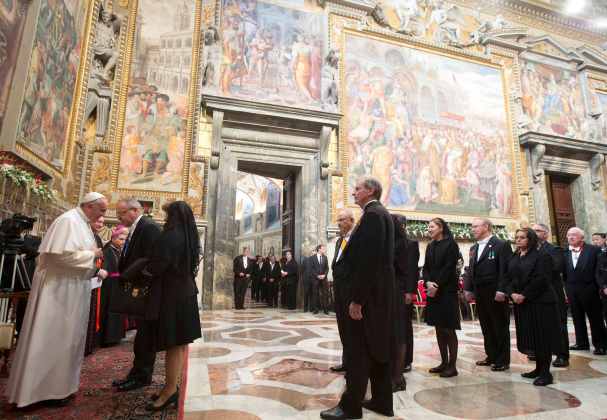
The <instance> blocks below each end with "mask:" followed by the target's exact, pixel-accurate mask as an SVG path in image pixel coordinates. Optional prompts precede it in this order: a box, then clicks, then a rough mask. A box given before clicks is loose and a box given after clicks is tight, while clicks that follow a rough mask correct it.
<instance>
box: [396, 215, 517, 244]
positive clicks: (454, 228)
mask: <svg viewBox="0 0 607 420" xmlns="http://www.w3.org/2000/svg"><path fill="white" fill-rule="evenodd" d="M428 223H429V222H428V221H425V220H410V219H409V220H407V236H409V237H410V238H415V239H430V237H429V236H428ZM447 224H448V225H449V228H450V229H451V233H453V237H454V239H456V240H460V241H462V240H464V241H473V240H474V237H473V236H472V231H471V230H470V228H471V225H470V224H469V223H447ZM493 233H494V234H495V236H497V237H498V238H500V239H510V235H509V234H508V231H507V230H506V227H505V226H499V225H498V226H493Z"/></svg>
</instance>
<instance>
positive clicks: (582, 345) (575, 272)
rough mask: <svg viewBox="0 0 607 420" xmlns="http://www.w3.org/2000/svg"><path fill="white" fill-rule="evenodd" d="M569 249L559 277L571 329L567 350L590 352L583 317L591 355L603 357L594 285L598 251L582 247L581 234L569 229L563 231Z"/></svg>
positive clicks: (605, 337)
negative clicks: (572, 343)
mask: <svg viewBox="0 0 607 420" xmlns="http://www.w3.org/2000/svg"><path fill="white" fill-rule="evenodd" d="M567 242H568V243H569V248H568V249H567V250H566V251H565V270H564V271H563V277H564V280H565V286H566V288H567V296H568V297H569V305H570V306H571V315H572V316H573V325H574V327H575V344H574V345H573V346H571V347H569V348H570V349H571V350H590V343H589V341H588V330H587V329H586V316H587V317H588V321H590V332H591V334H592V345H593V346H594V354H596V355H604V354H605V353H606V351H605V348H606V347H607V333H606V331H605V324H604V323H603V314H602V313H601V299H600V297H599V290H598V282H597V259H598V256H599V254H600V252H601V250H600V249H599V248H598V247H596V246H594V245H590V244H586V243H584V231H583V230H582V229H580V228H579V227H572V228H570V229H569V230H568V231H567Z"/></svg>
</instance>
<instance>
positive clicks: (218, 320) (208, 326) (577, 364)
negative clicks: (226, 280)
mask: <svg viewBox="0 0 607 420" xmlns="http://www.w3.org/2000/svg"><path fill="white" fill-rule="evenodd" d="M331 315H333V314H331ZM202 320H203V332H204V337H203V338H202V339H201V340H199V341H197V342H196V343H194V344H193V345H191V346H190V355H189V370H188V385H187V387H188V389H187V395H186V402H185V420H194V419H196V420H201V419H204V420H211V419H213V420H215V419H221V420H230V419H239V420H249V419H250V420H253V419H264V420H266V419H267V420H271V419H287V418H288V419H292V420H298V419H318V418H319V412H320V411H321V410H323V409H325V408H327V407H332V406H334V405H335V404H336V402H337V401H338V398H339V395H340V394H341V391H342V388H343V385H344V380H343V376H342V375H338V374H334V373H332V372H331V371H330V370H329V367H330V366H332V365H334V364H336V363H337V362H338V361H339V360H340V355H341V344H340V341H339V336H338V334H337V326H336V324H335V317H334V316H326V315H312V314H310V313H302V312H301V311H287V310H277V309H273V310H271V309H265V308H252V309H247V310H243V311H212V312H204V313H203V314H202ZM414 328H415V356H414V362H413V371H412V372H411V373H408V374H407V382H408V384H407V391H405V392H399V393H397V394H395V399H394V401H395V402H394V409H395V415H396V418H401V419H428V418H432V419H447V418H466V419H492V418H516V419H550V420H555V419H572V418H576V419H602V418H607V357H604V356H603V357H600V356H593V355H592V354H591V353H590V352H574V354H572V358H571V366H570V367H569V368H567V369H554V370H553V373H554V377H555V384H553V385H552V386H550V387H545V388H540V387H535V386H533V385H532V384H531V381H530V380H526V379H523V378H521V376H520V373H521V372H524V371H527V370H531V369H532V367H531V366H532V365H531V364H530V363H529V362H528V361H527V359H526V357H525V356H523V355H521V354H520V353H518V352H517V351H516V343H515V341H514V334H513V336H512V337H513V341H512V348H513V350H512V364H511V369H510V371H509V372H504V373H492V372H490V371H489V370H488V369H487V368H479V367H477V366H475V364H474V361H475V360H478V359H480V358H482V357H483V356H484V353H483V350H482V349H483V347H482V335H481V332H480V326H479V324H478V322H471V321H467V322H464V323H463V325H462V331H460V332H459V339H460V348H459V353H460V357H459V363H458V370H459V373H460V375H459V376H458V377H456V378H449V379H442V378H439V377H438V376H435V375H431V374H429V373H427V371H428V369H429V368H430V367H432V366H434V365H436V364H437V362H438V361H439V360H440V356H439V354H438V348H437V346H436V340H435V337H434V330H433V329H432V328H429V327H427V326H425V325H424V324H417V323H414ZM571 331H573V328H572V326H571ZM364 418H366V419H379V418H385V417H382V416H379V415H375V414H373V413H371V412H369V411H366V410H365V412H364Z"/></svg>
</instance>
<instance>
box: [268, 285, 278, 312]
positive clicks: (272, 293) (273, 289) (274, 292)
mask: <svg viewBox="0 0 607 420" xmlns="http://www.w3.org/2000/svg"><path fill="white" fill-rule="evenodd" d="M266 285H267V293H268V305H269V306H273V307H278V283H277V282H276V281H273V282H269V281H268V282H267V283H266Z"/></svg>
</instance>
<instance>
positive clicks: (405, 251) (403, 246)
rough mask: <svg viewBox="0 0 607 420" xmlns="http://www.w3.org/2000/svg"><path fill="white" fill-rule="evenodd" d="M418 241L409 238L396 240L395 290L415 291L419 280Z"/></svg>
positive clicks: (401, 291) (403, 291)
mask: <svg viewBox="0 0 607 420" xmlns="http://www.w3.org/2000/svg"><path fill="white" fill-rule="evenodd" d="M418 264H419V243H418V242H417V241H411V240H409V239H403V240H401V241H398V242H397V243H396V245H395V248H394V270H395V273H394V275H395V278H396V284H397V290H398V291H399V292H400V293H401V294H403V293H416V292H417V281H418V280H419V265H418Z"/></svg>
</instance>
